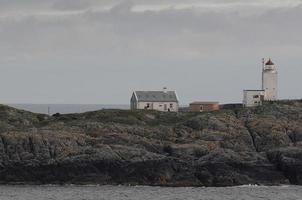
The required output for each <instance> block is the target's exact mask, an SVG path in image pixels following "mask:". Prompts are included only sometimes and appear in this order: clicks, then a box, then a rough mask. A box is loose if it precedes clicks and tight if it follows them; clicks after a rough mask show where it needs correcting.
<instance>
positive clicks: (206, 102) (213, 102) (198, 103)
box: [190, 101, 219, 105]
mask: <svg viewBox="0 0 302 200" xmlns="http://www.w3.org/2000/svg"><path fill="white" fill-rule="evenodd" d="M207 104H219V102H216V101H194V102H192V103H190V105H207Z"/></svg>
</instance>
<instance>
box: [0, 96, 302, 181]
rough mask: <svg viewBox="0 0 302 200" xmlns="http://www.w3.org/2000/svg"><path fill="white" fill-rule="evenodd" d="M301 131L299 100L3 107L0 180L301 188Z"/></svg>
mask: <svg viewBox="0 0 302 200" xmlns="http://www.w3.org/2000/svg"><path fill="white" fill-rule="evenodd" d="M301 130H302V102H301V101H287V102H282V101H281V102H270V103H267V104H265V105H264V106H261V107H257V108H234V109H231V108H229V109H228V110H220V111H215V112H207V113H189V112H188V113H161V112H153V111H135V112H131V111H123V110H101V111H95V112H88V113H83V114H68V115H63V114H60V115H55V116H47V115H41V114H34V113H30V112H26V111H21V110H17V109H13V108H10V107H7V106H0V182H1V183H20V182H23V183H37V184H51V183H78V184H86V183H87V184H88V183H89V184H90V183H96V184H144V185H164V186H233V185H241V184H265V185H277V184H284V183H285V184H286V183H292V184H301V185H302V135H301V134H302V132H301Z"/></svg>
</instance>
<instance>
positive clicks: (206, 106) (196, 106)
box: [190, 101, 219, 112]
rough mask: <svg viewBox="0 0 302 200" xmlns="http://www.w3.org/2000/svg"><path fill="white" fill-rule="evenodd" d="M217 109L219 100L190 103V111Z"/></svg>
mask: <svg viewBox="0 0 302 200" xmlns="http://www.w3.org/2000/svg"><path fill="white" fill-rule="evenodd" d="M214 110H219V102H207V101H195V102H193V103H190V111H191V112H204V111H214Z"/></svg>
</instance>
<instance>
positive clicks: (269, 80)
mask: <svg viewBox="0 0 302 200" xmlns="http://www.w3.org/2000/svg"><path fill="white" fill-rule="evenodd" d="M262 90H264V100H266V101H275V100H277V99H278V72H277V68H276V66H275V64H274V63H273V62H272V60H271V59H269V60H268V61H267V62H264V61H263V69H262Z"/></svg>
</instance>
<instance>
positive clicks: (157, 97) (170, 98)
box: [134, 91, 178, 102]
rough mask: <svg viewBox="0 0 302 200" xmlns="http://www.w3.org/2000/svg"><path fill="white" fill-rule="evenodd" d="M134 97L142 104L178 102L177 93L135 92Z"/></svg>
mask: <svg viewBox="0 0 302 200" xmlns="http://www.w3.org/2000/svg"><path fill="white" fill-rule="evenodd" d="M134 95H135V96H136V98H137V101H141V102H178V98H177V95H176V92H175V91H166V92H165V91H135V92H134Z"/></svg>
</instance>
